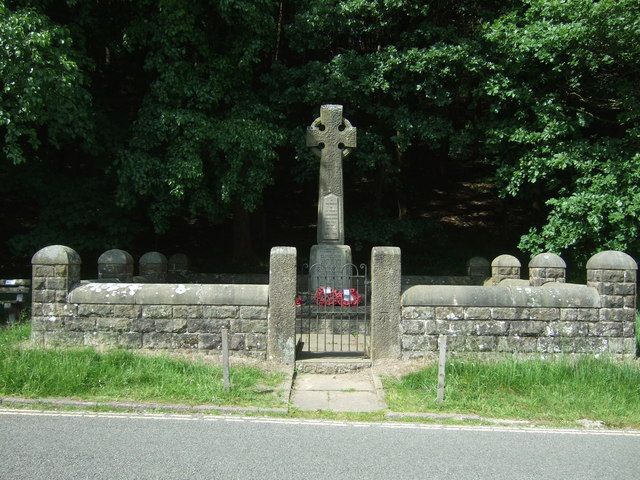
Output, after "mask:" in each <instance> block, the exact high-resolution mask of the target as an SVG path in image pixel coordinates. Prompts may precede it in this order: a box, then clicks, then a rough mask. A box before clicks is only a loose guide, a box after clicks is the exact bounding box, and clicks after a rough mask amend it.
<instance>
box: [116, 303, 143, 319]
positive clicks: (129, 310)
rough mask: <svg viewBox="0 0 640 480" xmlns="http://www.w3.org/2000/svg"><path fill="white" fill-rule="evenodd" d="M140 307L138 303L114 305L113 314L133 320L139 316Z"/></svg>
mask: <svg viewBox="0 0 640 480" xmlns="http://www.w3.org/2000/svg"><path fill="white" fill-rule="evenodd" d="M141 313H142V307H141V306H140V305H114V306H113V315H114V316H116V317H124V318H129V319H131V320H133V319H134V318H138V317H140V315H141Z"/></svg>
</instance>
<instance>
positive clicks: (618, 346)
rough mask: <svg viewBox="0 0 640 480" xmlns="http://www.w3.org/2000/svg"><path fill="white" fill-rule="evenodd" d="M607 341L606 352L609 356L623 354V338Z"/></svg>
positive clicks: (612, 338)
mask: <svg viewBox="0 0 640 480" xmlns="http://www.w3.org/2000/svg"><path fill="white" fill-rule="evenodd" d="M607 340H608V341H607V352H609V353H611V354H620V353H624V338H620V337H611V338H608V339H607Z"/></svg>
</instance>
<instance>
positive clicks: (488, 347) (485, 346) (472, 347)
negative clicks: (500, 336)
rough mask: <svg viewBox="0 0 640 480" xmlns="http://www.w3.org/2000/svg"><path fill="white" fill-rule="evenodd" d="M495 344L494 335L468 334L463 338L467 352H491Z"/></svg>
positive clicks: (496, 343) (496, 342)
mask: <svg viewBox="0 0 640 480" xmlns="http://www.w3.org/2000/svg"><path fill="white" fill-rule="evenodd" d="M497 345H498V341H497V339H496V337H493V336H487V335H481V336H469V337H467V338H466V340H465V350H466V351H468V352H492V351H495V349H496V347H497Z"/></svg>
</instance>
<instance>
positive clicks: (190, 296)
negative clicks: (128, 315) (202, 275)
mask: <svg viewBox="0 0 640 480" xmlns="http://www.w3.org/2000/svg"><path fill="white" fill-rule="evenodd" d="M69 303H91V304H100V303H102V304H129V305H260V306H266V305H268V304H269V286H268V285H228V284H219V285H201V284H181V283H97V282H96V283H89V284H87V285H82V286H80V287H78V288H76V289H74V290H73V291H72V292H71V293H70V294H69Z"/></svg>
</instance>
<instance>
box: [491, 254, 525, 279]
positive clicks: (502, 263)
mask: <svg viewBox="0 0 640 480" xmlns="http://www.w3.org/2000/svg"><path fill="white" fill-rule="evenodd" d="M520 267H521V264H520V260H518V259H517V258H516V257H514V256H513V255H499V256H497V257H496V258H494V259H493V261H492V262H491V283H492V284H493V285H497V284H498V283H500V282H501V281H502V280H505V279H507V278H508V279H519V278H520Z"/></svg>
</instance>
